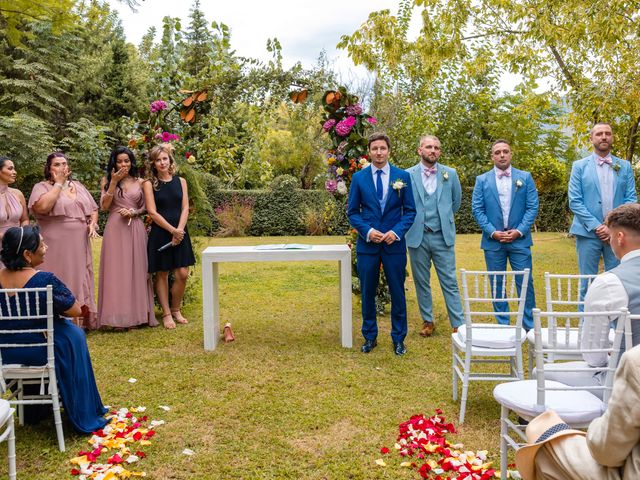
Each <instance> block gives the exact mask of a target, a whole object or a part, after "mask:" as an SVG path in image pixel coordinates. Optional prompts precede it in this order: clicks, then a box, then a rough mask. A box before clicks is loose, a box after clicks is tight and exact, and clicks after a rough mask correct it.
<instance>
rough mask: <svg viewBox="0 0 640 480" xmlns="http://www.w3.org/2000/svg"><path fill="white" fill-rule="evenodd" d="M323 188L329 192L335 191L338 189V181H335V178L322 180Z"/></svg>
mask: <svg viewBox="0 0 640 480" xmlns="http://www.w3.org/2000/svg"><path fill="white" fill-rule="evenodd" d="M324 188H325V189H326V190H327V192H329V193H335V192H336V190H338V182H336V181H335V180H327V181H326V182H324Z"/></svg>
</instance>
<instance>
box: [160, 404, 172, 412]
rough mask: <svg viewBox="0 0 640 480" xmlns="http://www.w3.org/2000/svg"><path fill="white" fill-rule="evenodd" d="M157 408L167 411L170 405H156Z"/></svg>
mask: <svg viewBox="0 0 640 480" xmlns="http://www.w3.org/2000/svg"><path fill="white" fill-rule="evenodd" d="M158 408H161V409H162V410H164V411H165V412H168V411H169V410H171V407H169V406H167V405H158Z"/></svg>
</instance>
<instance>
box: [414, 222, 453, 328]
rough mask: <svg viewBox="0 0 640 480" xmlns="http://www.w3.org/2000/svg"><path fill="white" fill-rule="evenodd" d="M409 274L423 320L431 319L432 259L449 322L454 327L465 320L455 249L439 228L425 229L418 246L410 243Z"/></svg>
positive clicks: (430, 320)
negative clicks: (431, 230) (448, 243)
mask: <svg viewBox="0 0 640 480" xmlns="http://www.w3.org/2000/svg"><path fill="white" fill-rule="evenodd" d="M409 259H410V261H411V274H412V275H413V283H414V284H415V287H416V296H417V298H418V307H419V308H420V316H421V317H422V321H423V322H429V323H433V299H432V295H431V263H432V262H433V265H434V267H435V269H436V273H437V274H438V281H439V282H440V289H441V290H442V295H443V296H444V302H445V305H446V307H447V313H448V314H449V323H450V324H451V326H452V327H454V328H457V327H459V326H460V325H462V324H463V323H464V317H463V314H462V303H461V301H460V290H459V288H458V279H457V278H456V251H455V247H454V246H453V245H451V246H448V245H447V244H446V243H445V242H444V237H443V236H442V232H427V231H425V232H424V234H423V236H422V243H421V244H420V246H419V247H418V248H411V247H409Z"/></svg>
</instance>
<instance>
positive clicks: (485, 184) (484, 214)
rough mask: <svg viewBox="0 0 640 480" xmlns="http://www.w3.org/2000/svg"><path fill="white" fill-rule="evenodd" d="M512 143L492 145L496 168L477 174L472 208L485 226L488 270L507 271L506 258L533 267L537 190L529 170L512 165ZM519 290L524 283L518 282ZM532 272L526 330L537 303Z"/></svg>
mask: <svg viewBox="0 0 640 480" xmlns="http://www.w3.org/2000/svg"><path fill="white" fill-rule="evenodd" d="M511 156H512V152H511V147H510V146H509V143H508V142H507V141H505V140H497V141H495V142H494V144H493V145H492V146H491V159H492V160H493V164H494V168H493V169H492V170H489V171H488V172H486V173H483V174H482V175H480V176H478V177H477V178H476V185H475V187H474V188H473V200H472V210H473V216H474V217H475V219H476V221H477V222H478V225H479V226H480V228H481V229H482V241H481V243H480V247H481V248H482V249H483V250H484V259H485V262H486V264H487V270H490V271H504V270H506V269H507V259H508V260H509V263H510V264H511V269H512V270H524V269H525V268H528V269H530V270H531V271H532V268H531V267H532V261H531V245H533V241H532V239H531V227H532V226H533V222H535V220H536V217H537V216H538V191H537V190H536V185H535V183H534V181H533V178H532V177H531V174H530V173H529V172H525V171H523V170H518V169H516V168H513V167H512V166H511ZM516 286H517V289H518V292H519V291H520V287H521V285H520V284H519V283H518V282H516ZM535 304H536V297H535V293H534V291H533V276H529V284H528V287H527V298H526V301H525V307H524V318H523V321H522V324H523V327H524V328H525V330H527V331H528V330H530V329H532V328H533V317H532V313H531V310H532V309H533V308H534V307H535ZM494 308H495V310H496V311H497V312H500V311H507V309H508V308H509V306H508V305H507V304H506V302H496V304H495V305H494ZM497 319H498V323H501V324H509V317H508V316H504V315H503V316H501V315H497Z"/></svg>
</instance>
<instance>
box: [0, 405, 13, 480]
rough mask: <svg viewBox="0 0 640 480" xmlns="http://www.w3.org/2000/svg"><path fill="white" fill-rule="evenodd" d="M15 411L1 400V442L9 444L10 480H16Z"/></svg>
mask: <svg viewBox="0 0 640 480" xmlns="http://www.w3.org/2000/svg"><path fill="white" fill-rule="evenodd" d="M14 412H15V410H14V409H13V408H11V405H10V404H9V402H8V401H7V400H4V399H0V430H2V429H3V428H4V431H2V433H0V442H4V441H6V442H7V452H8V455H7V456H8V459H9V480H15V479H16V434H15V429H14V425H13V414H14Z"/></svg>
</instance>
